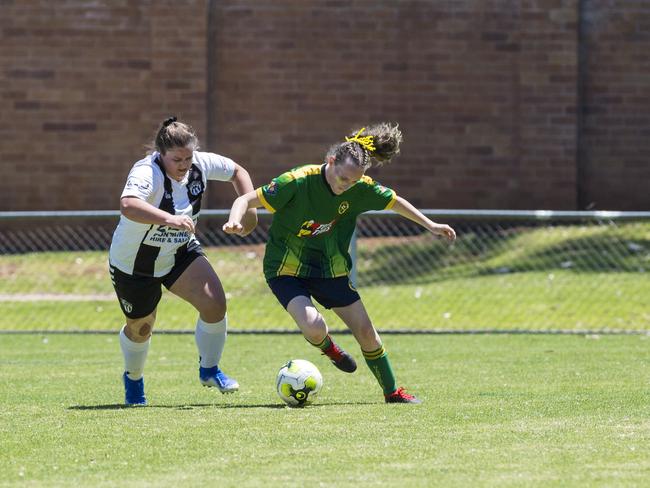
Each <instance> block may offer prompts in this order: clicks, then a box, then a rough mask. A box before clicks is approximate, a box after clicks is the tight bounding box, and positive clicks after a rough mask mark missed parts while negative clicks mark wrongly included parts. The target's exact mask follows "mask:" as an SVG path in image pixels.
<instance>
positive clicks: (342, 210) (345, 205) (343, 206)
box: [339, 201, 350, 215]
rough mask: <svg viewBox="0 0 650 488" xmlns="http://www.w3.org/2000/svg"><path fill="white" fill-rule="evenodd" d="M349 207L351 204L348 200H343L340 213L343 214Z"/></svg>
mask: <svg viewBox="0 0 650 488" xmlns="http://www.w3.org/2000/svg"><path fill="white" fill-rule="evenodd" d="M349 208H350V204H349V203H348V202H347V201H345V202H341V205H339V215H343V214H344V213H345V212H347V211H348V209H349Z"/></svg>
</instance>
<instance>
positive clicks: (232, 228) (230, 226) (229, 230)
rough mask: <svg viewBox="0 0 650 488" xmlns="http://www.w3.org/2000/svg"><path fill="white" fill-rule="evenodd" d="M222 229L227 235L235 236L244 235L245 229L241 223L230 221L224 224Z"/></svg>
mask: <svg viewBox="0 0 650 488" xmlns="http://www.w3.org/2000/svg"><path fill="white" fill-rule="evenodd" d="M222 229H223V231H224V232H225V233H226V234H234V235H237V236H243V235H244V227H243V226H242V225H241V224H240V223H239V222H231V221H228V222H226V223H225V224H223V227H222Z"/></svg>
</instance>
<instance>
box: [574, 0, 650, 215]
mask: <svg viewBox="0 0 650 488" xmlns="http://www.w3.org/2000/svg"><path fill="white" fill-rule="evenodd" d="M587 3H588V4H589V9H588V10H586V11H585V15H584V17H583V18H584V22H583V33H584V34H583V38H584V42H583V46H584V51H583V52H584V74H585V76H584V80H585V82H584V88H583V95H582V99H583V109H584V114H585V115H584V122H583V124H582V127H583V130H582V140H581V143H580V151H581V157H580V158H579V162H580V167H579V171H580V174H581V178H580V180H581V185H580V188H579V191H580V194H581V198H580V200H581V206H583V207H584V206H593V207H594V208H599V209H605V208H615V209H622V210H638V209H643V210H650V191H648V187H649V184H650V3H649V2H647V1H628V0H615V1H609V0H608V1H602V0H601V1H592V2H587Z"/></svg>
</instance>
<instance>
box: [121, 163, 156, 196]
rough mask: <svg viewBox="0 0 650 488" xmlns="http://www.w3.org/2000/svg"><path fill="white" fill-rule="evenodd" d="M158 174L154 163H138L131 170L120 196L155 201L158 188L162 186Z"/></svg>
mask: <svg viewBox="0 0 650 488" xmlns="http://www.w3.org/2000/svg"><path fill="white" fill-rule="evenodd" d="M158 176H159V175H156V173H155V169H154V167H153V166H152V165H150V164H136V165H135V166H134V167H133V168H132V169H131V171H130V172H129V176H128V177H127V179H126V184H125V185H124V190H122V195H120V198H124V197H136V198H139V199H141V200H144V201H145V202H148V203H153V202H154V201H155V200H156V197H157V196H158V195H157V194H158V193H159V192H158V189H159V188H161V187H162V182H161V181H158V180H159V179H160V178H158Z"/></svg>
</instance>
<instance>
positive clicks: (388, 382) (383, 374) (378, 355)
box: [361, 345, 397, 395]
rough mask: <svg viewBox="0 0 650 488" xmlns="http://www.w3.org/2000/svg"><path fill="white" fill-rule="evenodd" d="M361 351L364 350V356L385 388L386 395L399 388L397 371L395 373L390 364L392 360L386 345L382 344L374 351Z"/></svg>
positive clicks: (383, 388) (380, 384)
mask: <svg viewBox="0 0 650 488" xmlns="http://www.w3.org/2000/svg"><path fill="white" fill-rule="evenodd" d="M361 352H363V357H364V359H365V360H366V364H367V365H368V367H369V368H370V371H372V374H374V375H375V378H377V381H378V382H379V386H381V388H382V390H384V395H390V394H391V393H393V392H394V391H395V390H396V389H397V380H396V379H395V373H393V368H392V367H391V365H390V360H389V359H388V354H387V353H386V350H385V349H384V346H383V345H382V346H381V347H380V348H379V349H376V350H374V351H369V352H366V351H361Z"/></svg>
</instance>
